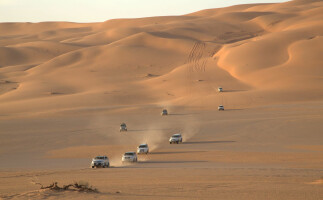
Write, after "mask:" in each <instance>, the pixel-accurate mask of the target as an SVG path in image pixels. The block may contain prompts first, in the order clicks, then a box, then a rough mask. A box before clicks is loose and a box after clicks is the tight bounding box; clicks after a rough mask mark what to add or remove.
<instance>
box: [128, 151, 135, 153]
mask: <svg viewBox="0 0 323 200" xmlns="http://www.w3.org/2000/svg"><path fill="white" fill-rule="evenodd" d="M126 153H136V152H134V151H128V152H126Z"/></svg>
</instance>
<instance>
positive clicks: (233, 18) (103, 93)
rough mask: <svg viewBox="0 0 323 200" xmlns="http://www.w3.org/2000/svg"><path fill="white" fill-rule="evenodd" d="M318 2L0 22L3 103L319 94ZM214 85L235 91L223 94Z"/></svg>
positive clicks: (60, 106) (17, 107) (8, 111)
mask: <svg viewBox="0 0 323 200" xmlns="http://www.w3.org/2000/svg"><path fill="white" fill-rule="evenodd" d="M322 5H323V4H322V2H321V1H300V0H296V1H290V2H286V3H280V4H248V5H238V6H232V7H227V8H219V9H208V10H203V11H199V12H195V13H191V14H187V15H183V16H169V17H149V18H140V19H115V20H109V21H106V22H102V23H85V24H82V23H70V22H42V23H1V24H0V27H1V28H0V30H1V31H0V34H1V37H0V56H1V58H0V80H1V82H0V84H1V89H0V102H1V103H0V110H1V111H2V112H3V113H4V114H5V115H16V114H17V115H19V114H22V113H24V114H27V113H30V114H31V113H37V112H46V111H50V110H53V109H57V110H64V109H66V108H73V107H74V108H75V109H77V108H82V107H96V106H99V107H102V106H106V105H123V104H128V105H129V104H130V105H134V106H135V105H136V104H138V101H137V102H135V101H130V100H129V99H131V98H129V97H135V98H138V99H140V100H141V103H148V104H160V103H161V102H168V104H174V105H179V106H199V107H210V106H211V107H213V106H216V105H217V104H220V103H221V102H222V103H223V98H225V101H227V102H231V104H230V105H226V106H229V107H230V106H232V107H250V106H255V105H256V106H257V105H266V104H269V103H275V102H278V101H280V102H297V101H311V100H322V96H323V95H322V91H323V88H322V87H323V84H322V78H321V77H322V68H321V66H322V64H323V61H322V59H321V58H320V57H321V52H322V51H323V49H322V47H323V45H322V43H323V40H322V35H323V29H322V27H321V24H322V22H323V15H322V13H323V12H322V11H323V7H322ZM199 44H201V45H200V46H199ZM194 48H196V49H195V50H196V51H194ZM190 57H191V58H190ZM192 69H193V70H192ZM147 74H153V75H156V76H146V75H147ZM13 83H14V84H13ZM219 86H222V87H224V88H225V90H226V91H235V92H228V93H225V95H223V96H224V97H221V98H219V97H218V96H219V95H218V94H217V93H216V88H217V87H219ZM112 93H114V95H113V97H112V96H111V95H109V94H112ZM58 94H59V95H58ZM282 94H285V95H282ZM259 96H261V97H262V98H258V100H256V101H253V102H252V103H250V99H255V98H257V97H259ZM286 96H288V98H286ZM237 98H238V99H240V101H238V100H236V99H237ZM268 98H269V99H268ZM221 99H222V100H221ZM248 101H249V102H248ZM54 102H55V103H54ZM121 102H124V103H121ZM120 103H121V104H120ZM53 104H55V106H52V105H53ZM40 105H42V106H40Z"/></svg>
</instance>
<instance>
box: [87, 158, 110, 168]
mask: <svg viewBox="0 0 323 200" xmlns="http://www.w3.org/2000/svg"><path fill="white" fill-rule="evenodd" d="M109 166H110V162H109V158H108V157H107V156H97V157H95V158H93V159H92V162H91V167H92V168H94V167H103V168H106V167H109Z"/></svg>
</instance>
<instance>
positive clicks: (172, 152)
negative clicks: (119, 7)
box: [150, 151, 206, 154]
mask: <svg viewBox="0 0 323 200" xmlns="http://www.w3.org/2000/svg"><path fill="white" fill-rule="evenodd" d="M202 152H206V151H168V152H151V153H150V154H176V153H202Z"/></svg>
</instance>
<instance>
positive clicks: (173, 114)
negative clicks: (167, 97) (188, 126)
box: [168, 113, 199, 116]
mask: <svg viewBox="0 0 323 200" xmlns="http://www.w3.org/2000/svg"><path fill="white" fill-rule="evenodd" d="M195 114H199V113H172V114H168V115H170V116H185V115H195Z"/></svg>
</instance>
